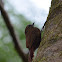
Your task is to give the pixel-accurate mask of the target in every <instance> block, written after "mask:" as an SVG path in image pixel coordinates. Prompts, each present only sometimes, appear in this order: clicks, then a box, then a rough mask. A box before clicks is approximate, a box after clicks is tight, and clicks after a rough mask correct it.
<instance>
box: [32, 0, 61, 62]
mask: <svg viewBox="0 0 62 62" xmlns="http://www.w3.org/2000/svg"><path fill="white" fill-rule="evenodd" d="M33 62H62V0H52V2H51V8H50V11H49V15H48V17H47V21H46V24H45V30H44V36H43V39H42V41H41V43H40V46H39V48H38V52H37V56H36V58H35V59H34V60H33Z"/></svg>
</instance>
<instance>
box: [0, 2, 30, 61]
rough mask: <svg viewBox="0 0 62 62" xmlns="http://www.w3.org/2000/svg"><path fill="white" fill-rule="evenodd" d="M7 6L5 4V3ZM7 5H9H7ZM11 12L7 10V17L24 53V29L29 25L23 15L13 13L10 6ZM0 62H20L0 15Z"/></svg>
mask: <svg viewBox="0 0 62 62" xmlns="http://www.w3.org/2000/svg"><path fill="white" fill-rule="evenodd" d="M6 4H7V3H6ZM7 5H9V4H7ZM8 8H9V9H10V8H11V10H9V9H8V10H7V12H8V15H9V17H10V19H11V23H12V24H13V26H14V29H15V32H16V34H17V35H18V37H19V39H20V40H21V41H20V44H21V45H22V47H23V49H24V51H25V52H26V48H25V34H24V31H25V27H26V25H27V24H31V22H30V21H28V20H27V19H26V18H25V17H24V16H23V15H20V14H16V13H15V12H14V11H13V8H12V6H10V7H8ZM0 62H22V60H21V59H20V57H19V55H18V54H17V52H16V50H15V49H14V44H13V43H12V38H11V36H10V34H9V32H8V29H7V27H6V25H5V23H4V21H3V18H2V16H1V15H0Z"/></svg>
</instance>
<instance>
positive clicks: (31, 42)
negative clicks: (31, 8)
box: [25, 23, 41, 61]
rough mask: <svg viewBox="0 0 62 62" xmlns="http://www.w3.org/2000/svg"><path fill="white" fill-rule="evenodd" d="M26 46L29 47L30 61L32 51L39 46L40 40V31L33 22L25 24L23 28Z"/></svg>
mask: <svg viewBox="0 0 62 62" xmlns="http://www.w3.org/2000/svg"><path fill="white" fill-rule="evenodd" d="M25 36H26V47H27V48H28V49H29V57H30V60H31V61H32V59H33V57H34V51H35V50H36V49H37V48H38V47H39V45H40V42H41V31H40V29H39V28H37V27H34V23H33V24H30V25H27V26H26V28H25Z"/></svg>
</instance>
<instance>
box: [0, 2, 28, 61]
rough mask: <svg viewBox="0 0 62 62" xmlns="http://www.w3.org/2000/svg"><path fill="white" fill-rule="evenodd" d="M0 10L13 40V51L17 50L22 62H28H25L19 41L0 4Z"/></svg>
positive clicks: (24, 55)
mask: <svg viewBox="0 0 62 62" xmlns="http://www.w3.org/2000/svg"><path fill="white" fill-rule="evenodd" d="M0 3H1V2H0ZM0 10H1V15H2V17H3V19H4V22H5V23H6V26H7V28H8V30H9V33H10V35H11V37H12V39H13V43H14V46H15V49H16V50H17V52H18V54H19V56H20V57H21V58H22V60H23V61H24V62H28V60H27V55H26V54H25V53H24V52H23V50H22V48H21V46H20V44H19V39H18V38H17V36H16V34H15V31H14V28H13V26H12V24H11V22H10V19H9V17H8V14H7V12H6V11H5V10H4V8H3V6H2V5H1V4H0Z"/></svg>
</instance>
